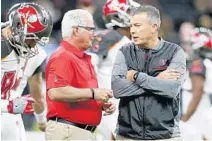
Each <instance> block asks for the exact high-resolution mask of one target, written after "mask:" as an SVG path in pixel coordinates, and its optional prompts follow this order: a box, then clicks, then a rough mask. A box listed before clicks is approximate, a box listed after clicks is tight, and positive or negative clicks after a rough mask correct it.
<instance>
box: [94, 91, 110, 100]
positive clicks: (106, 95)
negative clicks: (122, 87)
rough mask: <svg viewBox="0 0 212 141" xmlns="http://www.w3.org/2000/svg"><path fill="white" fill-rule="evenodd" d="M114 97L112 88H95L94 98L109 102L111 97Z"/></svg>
mask: <svg viewBox="0 0 212 141" xmlns="http://www.w3.org/2000/svg"><path fill="white" fill-rule="evenodd" d="M112 97H113V91H112V90H111V89H104V88H99V89H94V99H96V100H100V101H103V102H108V100H109V99H110V98H112Z"/></svg>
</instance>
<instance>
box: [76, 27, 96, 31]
mask: <svg viewBox="0 0 212 141" xmlns="http://www.w3.org/2000/svg"><path fill="white" fill-rule="evenodd" d="M76 27H80V28H84V29H85V30H87V31H90V32H94V31H95V27H88V26H76Z"/></svg>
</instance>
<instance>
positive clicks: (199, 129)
mask: <svg viewBox="0 0 212 141" xmlns="http://www.w3.org/2000/svg"><path fill="white" fill-rule="evenodd" d="M203 64H204V66H205V68H206V72H205V84H204V94H203V96H202V98H201V100H200V102H199V105H198V107H197V109H196V111H195V113H194V114H193V115H192V116H191V118H190V119H189V120H188V121H187V122H186V123H183V124H182V123H181V125H180V127H181V133H182V137H183V140H200V139H202V135H203V131H204V129H205V128H206V127H205V125H204V118H205V117H204V116H205V114H204V113H207V112H208V111H209V107H210V106H211V103H210V98H209V95H210V94H212V61H210V60H208V59H205V60H204V61H203ZM191 90H192V85H191V79H190V77H189V73H188V74H187V79H186V82H185V83H184V91H183V94H182V107H183V108H182V110H183V114H185V112H186V111H187V109H188V105H189V103H190V101H191V100H192V93H191Z"/></svg>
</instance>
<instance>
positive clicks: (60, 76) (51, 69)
mask: <svg viewBox="0 0 212 141" xmlns="http://www.w3.org/2000/svg"><path fill="white" fill-rule="evenodd" d="M73 70H74V69H73V68H72V65H71V63H70V62H69V61H68V60H67V59H66V58H65V57H57V58H54V59H51V60H49V62H48V64H47V68H46V87H47V90H49V89H50V88H57V87H65V86H68V85H69V84H70V82H71V81H72V80H73V77H74V71H73Z"/></svg>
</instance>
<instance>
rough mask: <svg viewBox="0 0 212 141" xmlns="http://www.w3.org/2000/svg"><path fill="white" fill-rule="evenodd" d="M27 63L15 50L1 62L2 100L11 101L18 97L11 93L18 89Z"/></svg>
mask: <svg viewBox="0 0 212 141" xmlns="http://www.w3.org/2000/svg"><path fill="white" fill-rule="evenodd" d="M26 63H27V60H26V59H24V58H21V57H19V56H18V55H17V54H16V53H15V51H14V50H13V51H12V52H11V53H10V54H9V55H8V56H7V57H6V58H3V59H2V60H1V91H2V93H1V99H5V100H9V99H12V98H15V97H17V96H18V95H16V94H15V95H14V94H13V95H12V94H11V93H12V91H15V90H16V89H17V84H18V83H19V81H20V79H21V77H22V76H23V71H24V68H25V65H26Z"/></svg>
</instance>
